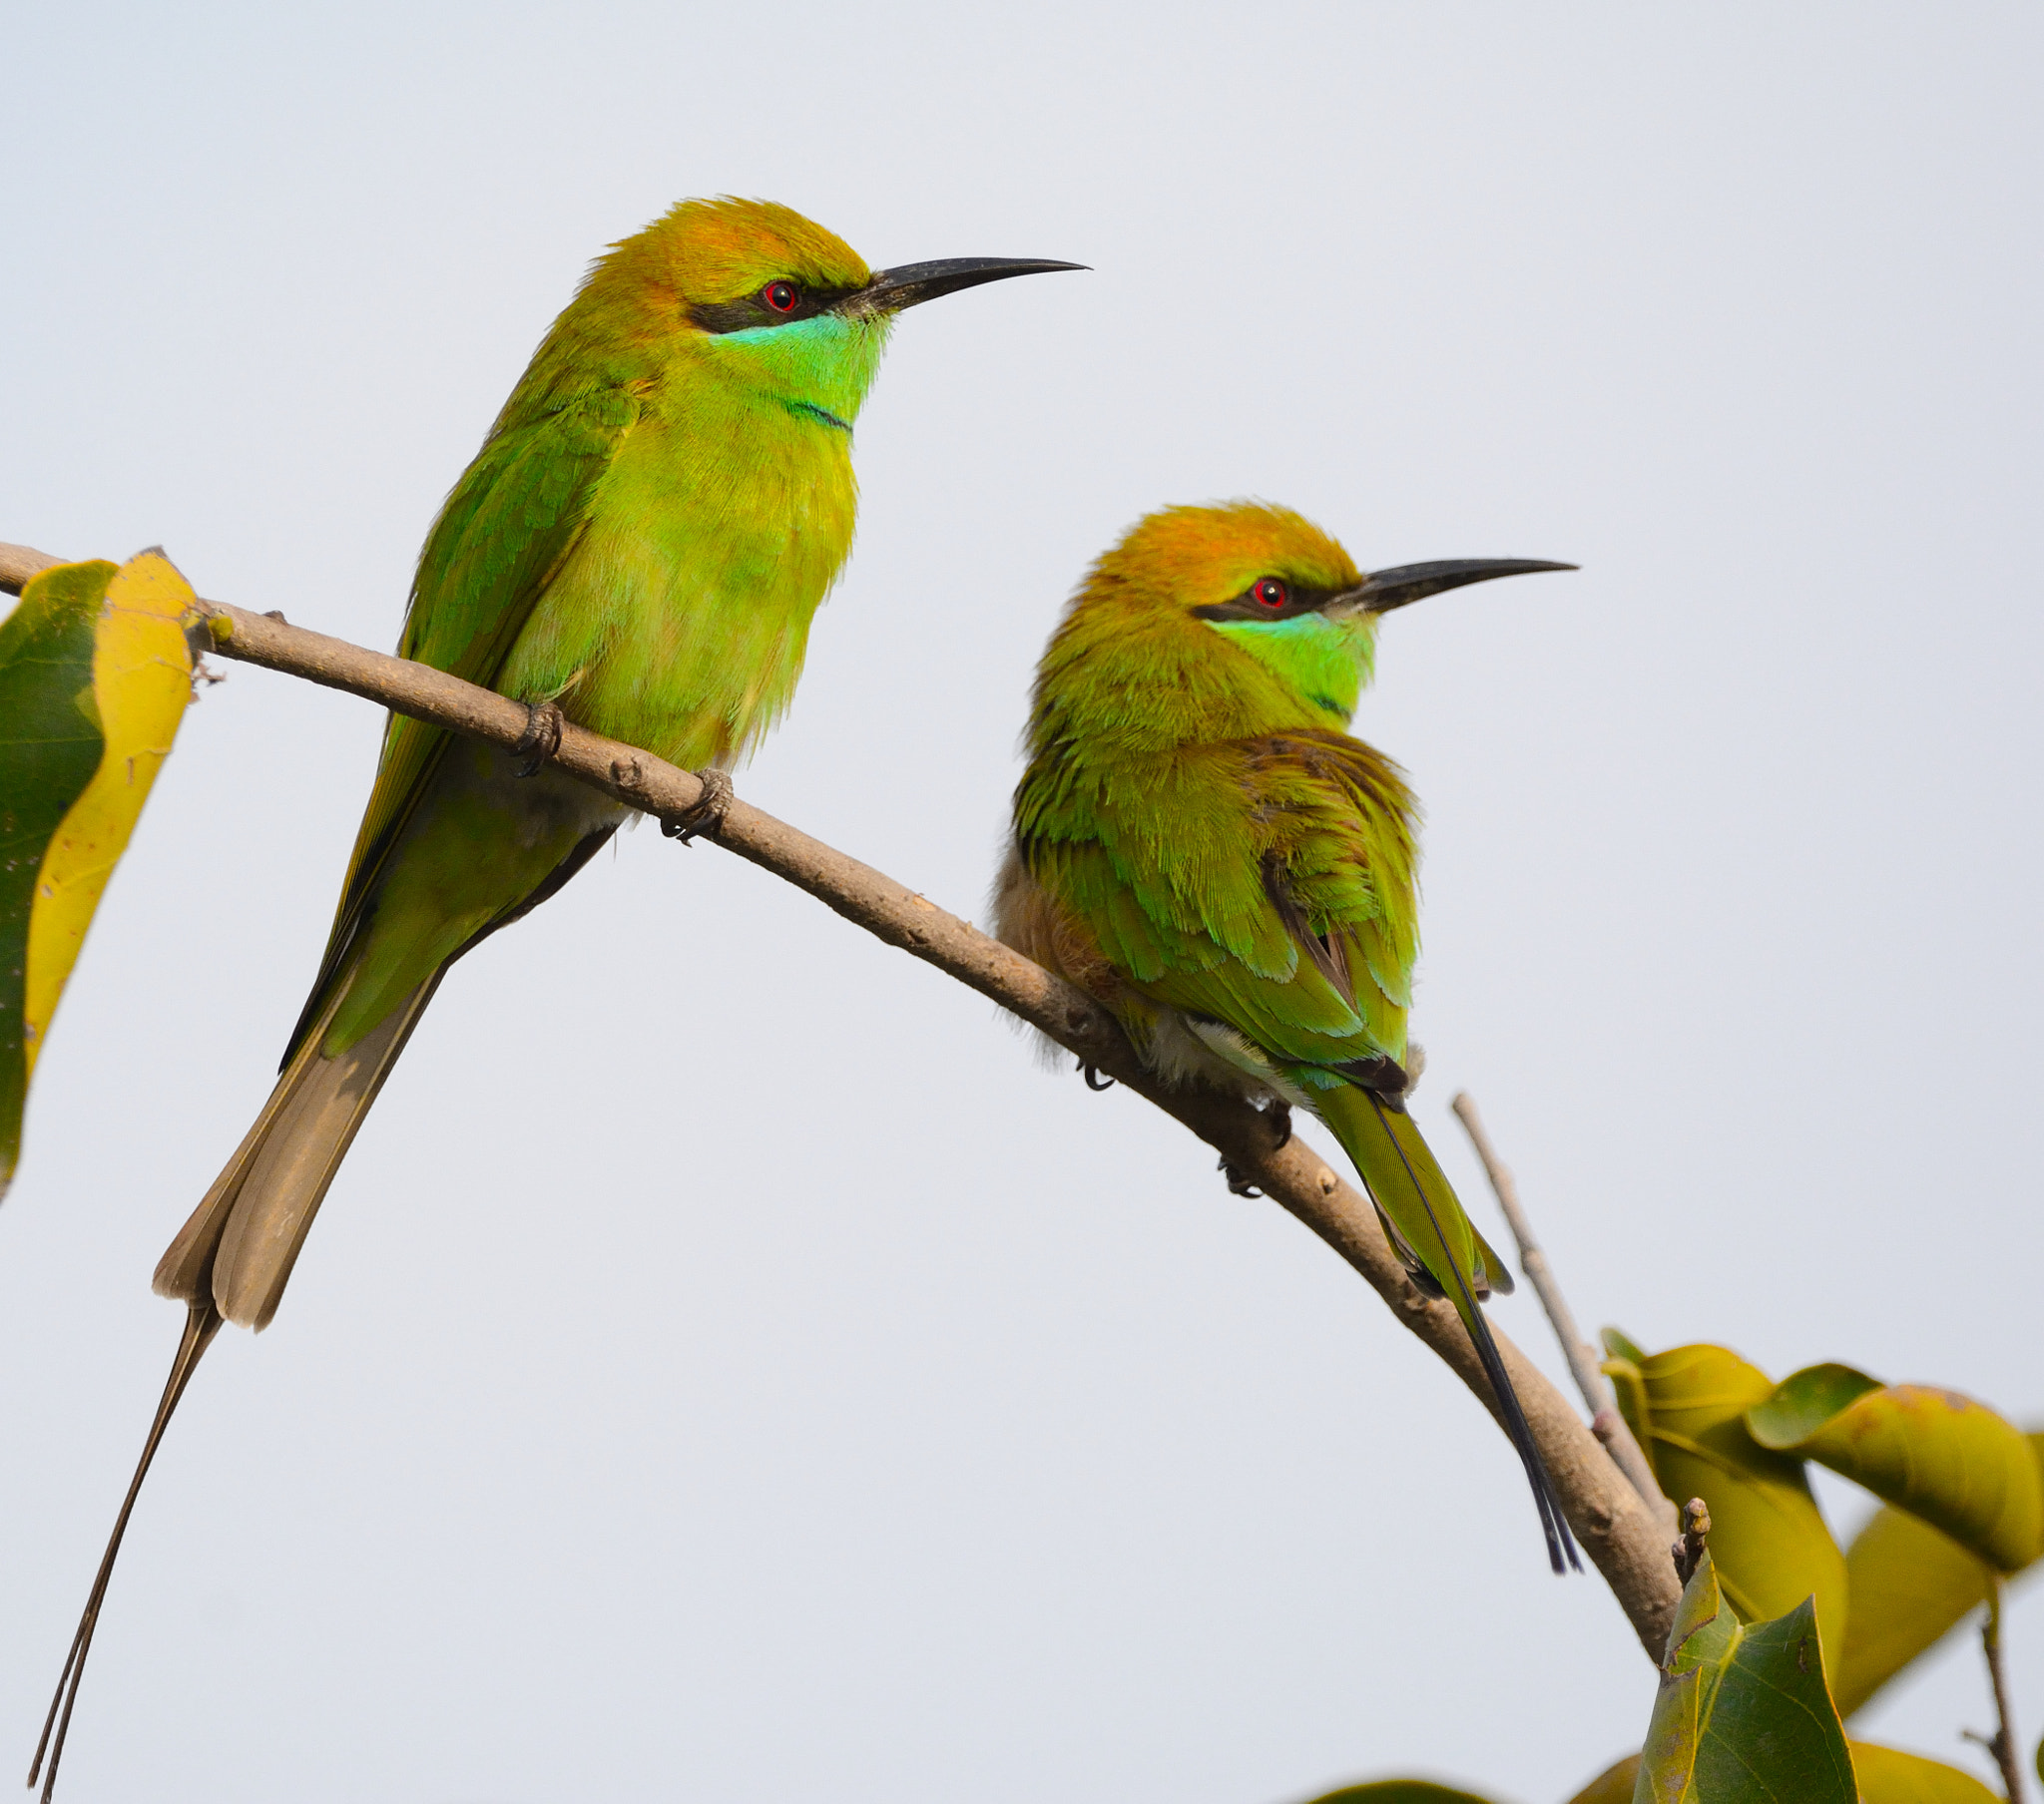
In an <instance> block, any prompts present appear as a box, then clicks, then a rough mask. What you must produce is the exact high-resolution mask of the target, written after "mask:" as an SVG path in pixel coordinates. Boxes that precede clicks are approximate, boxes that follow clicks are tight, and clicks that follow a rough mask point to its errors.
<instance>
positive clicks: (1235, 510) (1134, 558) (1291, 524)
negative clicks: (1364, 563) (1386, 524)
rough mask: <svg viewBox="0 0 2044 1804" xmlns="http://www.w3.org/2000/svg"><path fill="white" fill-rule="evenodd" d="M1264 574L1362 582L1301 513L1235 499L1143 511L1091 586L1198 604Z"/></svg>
mask: <svg viewBox="0 0 2044 1804" xmlns="http://www.w3.org/2000/svg"><path fill="white" fill-rule="evenodd" d="M1262 576H1277V577H1282V578H1284V579H1286V580H1287V581H1289V582H1292V583H1294V584H1296V585H1297V586H1298V587H1300V588H1302V589H1352V588H1353V587H1354V586H1355V585H1356V584H1357V583H1359V582H1361V581H1362V573H1361V572H1360V571H1359V570H1357V569H1356V568H1355V563H1354V560H1353V559H1351V558H1350V557H1349V555H1348V554H1347V553H1346V552H1345V551H1343V550H1342V549H1341V547H1340V546H1339V545H1338V544H1337V543H1336V542H1335V541H1334V540H1333V539H1331V538H1329V537H1328V536H1327V535H1326V534H1325V533H1323V532H1322V531H1320V529H1319V528H1318V527H1316V526H1315V525H1313V523H1312V522H1311V521H1310V520H1307V519H1306V518H1305V517H1304V516H1303V515H1300V514H1294V513H1293V512H1292V511H1291V510H1290V509H1289V508H1281V507H1273V506H1271V505H1270V504H1269V503H1268V502H1262V501H1230V502H1223V503H1220V504H1218V505H1215V506H1211V507H1168V508H1160V509H1159V510H1158V511H1157V512H1156V513H1154V514H1148V515H1145V516H1144V518H1143V519H1141V520H1139V521H1137V522H1136V524H1135V525H1134V526H1133V527H1131V528H1130V529H1129V531H1128V532H1127V534H1125V535H1124V536H1123V538H1122V541H1121V543H1120V544H1119V545H1117V546H1115V548H1114V549H1113V550H1112V551H1109V552H1107V553H1105V554H1104V555H1103V556H1102V557H1101V559H1100V561H1099V562H1098V563H1097V564H1095V565H1094V567H1093V570H1092V573H1091V575H1090V577H1089V579H1088V582H1087V588H1088V589H1089V590H1106V589H1123V590H1132V591H1137V592H1141V593H1145V594H1147V595H1148V596H1149V597H1150V598H1151V599H1154V600H1158V601H1166V602H1173V603H1176V604H1178V605H1179V606H1181V607H1189V608H1197V607H1203V606H1207V605H1210V604H1213V603H1217V602H1225V601H1228V600H1230V599H1231V598H1233V597H1235V596H1238V595H1241V594H1242V593H1243V591H1244V590H1246V589H1247V588H1248V587H1249V586H1250V585H1251V584H1252V583H1253V582H1255V581H1256V580H1257V578H1258V577H1262Z"/></svg>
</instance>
